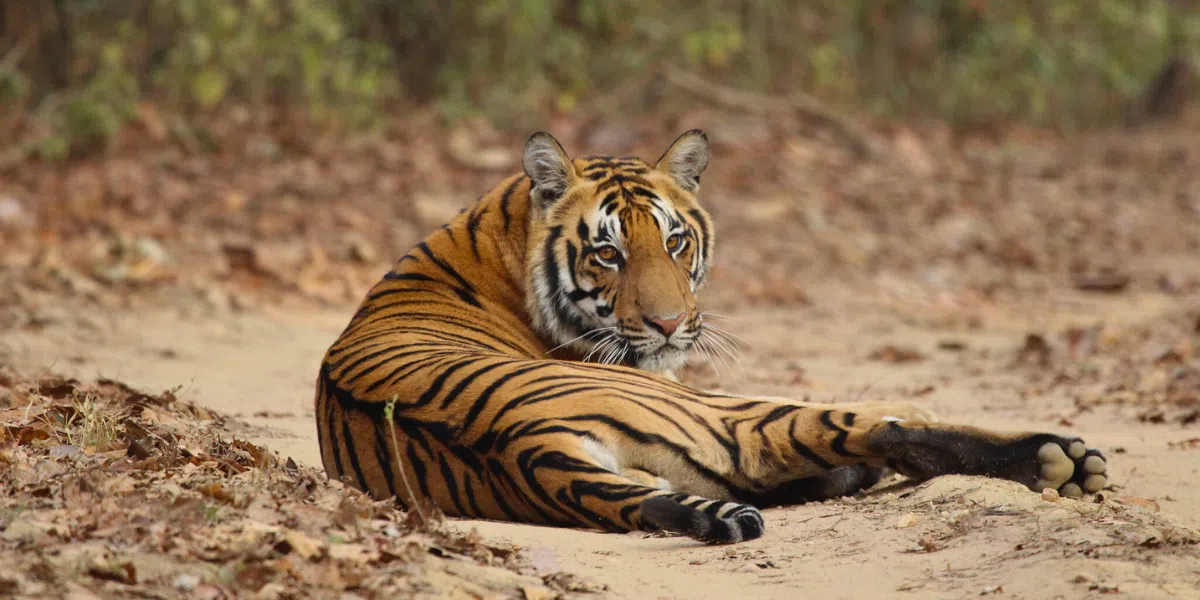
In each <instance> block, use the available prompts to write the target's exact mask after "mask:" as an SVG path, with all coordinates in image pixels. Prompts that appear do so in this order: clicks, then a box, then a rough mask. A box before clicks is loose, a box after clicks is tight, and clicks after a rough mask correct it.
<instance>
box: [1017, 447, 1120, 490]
mask: <svg viewBox="0 0 1200 600" xmlns="http://www.w3.org/2000/svg"><path fill="white" fill-rule="evenodd" d="M1054 438H1055V439H1053V441H1047V442H1045V443H1044V444H1042V445H1041V446H1040V447H1039V448H1038V450H1037V461H1038V469H1037V474H1036V477H1034V481H1033V482H1032V483H1026V484H1027V485H1029V489H1031V490H1033V491H1035V492H1040V491H1042V490H1044V489H1046V488H1050V489H1053V490H1055V491H1057V492H1058V493H1059V494H1060V495H1062V496H1065V497H1067V498H1082V497H1083V495H1084V494H1094V493H1096V492H1098V491H1100V490H1102V489H1104V486H1106V485H1108V460H1107V459H1105V458H1104V454H1103V453H1101V452H1100V451H1099V450H1096V449H1095V448H1088V447H1087V444H1085V443H1084V442H1083V440H1081V439H1079V438H1060V437H1057V436H1054Z"/></svg>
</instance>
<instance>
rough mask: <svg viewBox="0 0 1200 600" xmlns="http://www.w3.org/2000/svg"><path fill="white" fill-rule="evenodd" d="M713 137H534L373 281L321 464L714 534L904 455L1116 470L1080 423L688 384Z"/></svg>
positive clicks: (322, 441) (755, 525)
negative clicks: (644, 142)
mask: <svg viewBox="0 0 1200 600" xmlns="http://www.w3.org/2000/svg"><path fill="white" fill-rule="evenodd" d="M709 157H710V146H709V141H708V137H707V135H706V134H705V133H704V132H703V131H700V130H691V131H688V132H686V133H684V134H682V135H681V136H680V137H678V138H677V139H676V140H675V141H674V142H673V143H672V144H671V145H670V146H669V147H668V148H667V150H666V151H665V152H664V153H663V154H662V155H661V156H660V157H659V159H658V160H657V161H656V162H654V163H653V165H651V164H650V163H647V162H645V161H643V160H642V159H640V158H637V157H635V156H621V157H613V156H607V155H605V156H601V155H592V156H584V157H580V158H575V159H572V158H570V157H569V156H568V155H567V153H566V151H565V150H564V149H563V147H562V145H561V144H560V143H559V142H558V141H557V140H556V139H555V138H554V137H553V136H551V135H550V134H549V133H546V132H538V133H535V134H533V135H531V136H530V137H529V138H528V139H527V141H526V143H525V146H524V150H523V153H522V166H523V172H521V173H516V174H513V175H512V176H510V177H508V178H506V179H504V180H503V181H501V182H500V184H499V185H498V186H496V187H495V188H494V189H492V190H491V191H490V192H489V193H487V194H486V195H485V196H483V197H481V198H480V199H479V200H478V201H476V202H475V203H474V204H473V205H471V206H470V207H469V208H466V209H463V210H462V211H461V212H459V213H458V214H457V215H456V216H455V217H453V218H452V219H451V220H449V222H447V223H446V224H445V225H443V226H441V227H440V228H438V229H436V230H435V231H433V232H432V233H431V234H429V235H428V236H427V237H426V238H424V239H423V241H421V242H420V243H418V244H416V246H415V247H414V248H413V249H412V250H411V251H410V252H408V253H407V254H405V255H404V256H402V257H401V258H400V259H399V260H398V261H397V262H396V263H395V264H394V265H393V266H392V267H391V269H390V270H389V271H388V272H387V273H386V274H385V275H383V276H382V278H381V279H380V280H379V281H378V282H377V283H376V284H375V285H374V286H373V287H372V288H371V289H370V290H369V291H368V292H367V294H366V296H365V298H364V299H363V301H362V302H361V304H360V305H359V307H358V309H357V311H356V312H355V313H354V315H353V316H352V318H351V319H350V322H349V323H348V324H347V326H346V328H345V329H344V330H343V331H342V333H341V334H340V335H339V336H338V337H337V339H336V340H335V341H334V343H333V344H332V345H331V346H330V347H329V349H328V350H327V352H326V354H325V355H324V358H323V359H322V361H321V365H320V370H319V374H318V377H317V382H316V400H315V412H316V422H317V432H318V442H319V445H320V451H321V460H322V464H323V466H324V470H325V472H326V473H327V475H328V477H330V478H331V479H336V480H338V481H341V482H343V483H345V484H346V485H348V486H350V487H353V488H357V489H359V490H361V491H363V492H365V493H366V494H368V495H369V496H370V497H372V498H375V499H380V500H388V499H392V501H393V502H395V504H396V506H397V507H398V508H402V509H411V508H416V509H418V510H420V508H421V505H422V504H424V505H426V506H436V507H437V508H439V509H440V510H441V511H442V512H443V513H444V514H445V515H448V516H450V517H463V518H471V519H485V520H499V521H510V522H521V523H533V524H541V525H548V526H557V527H573V528H581V529H590V530H600V531H605V532H630V531H647V532H662V533H664V534H670V535H682V536H688V537H690V538H693V539H695V540H698V541H699V542H704V543H710V544H724V543H734V542H741V541H745V540H752V539H755V538H758V537H760V536H762V535H763V532H764V530H765V523H764V520H763V516H762V509H765V508H770V507H778V506H790V505H797V504H803V503H806V502H814V501H822V500H828V499H833V498H837V497H843V496H848V495H853V494H856V493H858V492H860V491H863V490H866V489H868V488H871V487H873V486H875V485H876V484H877V483H878V482H879V481H880V478H881V477H883V476H885V475H888V474H893V473H898V474H900V475H901V476H906V477H908V478H911V479H912V480H915V481H922V480H926V479H930V478H932V477H936V476H939V475H946V474H963V475H977V476H987V477H992V478H1001V479H1006V480H1011V481H1015V482H1019V483H1021V484H1024V485H1025V486H1027V487H1029V488H1030V489H1031V490H1034V491H1037V492H1042V491H1044V490H1045V489H1051V490H1055V491H1057V492H1058V493H1060V494H1061V495H1063V496H1068V497H1081V496H1083V495H1084V494H1088V493H1094V492H1097V491H1099V490H1101V489H1102V488H1104V487H1105V485H1106V484H1107V477H1108V475H1107V460H1106V458H1105V456H1104V454H1103V453H1102V452H1101V451H1099V450H1097V449H1094V448H1090V447H1088V446H1087V445H1086V444H1085V443H1084V442H1083V440H1081V439H1080V438H1078V437H1064V436H1060V435H1057V434H1053V433H1037V432H1025V433H1013V432H1000V431H991V430H987V429H981V428H977V427H973V426H968V425H956V424H948V423H943V422H941V421H940V420H938V419H937V417H936V416H935V415H934V414H933V413H932V412H931V411H928V410H926V409H923V408H921V407H918V406H915V405H911V404H905V403H893V402H856V403H849V402H847V403H841V402H835V403H827V404H821V403H812V402H808V401H801V400H796V399H788V398H774V397H751V396H738V395H734V394H727V393H721V392H717V391H701V390H697V389H693V388H691V387H688V386H687V385H684V384H683V383H680V382H679V381H678V376H677V375H678V373H679V371H680V369H681V368H682V367H683V366H684V365H685V364H686V363H687V361H688V359H689V356H690V354H691V352H692V351H693V350H695V349H696V344H697V340H698V339H700V338H701V337H702V335H703V334H704V333H705V331H706V328H707V327H711V325H709V324H708V322H707V321H706V320H705V318H704V313H703V312H701V311H699V310H698V309H697V301H696V294H697V293H698V292H699V291H700V290H701V289H702V287H703V286H704V284H705V282H706V279H707V278H708V275H709V273H710V270H711V267H712V264H713V252H714V229H713V222H712V219H711V217H710V215H709V213H708V212H707V211H706V210H705V209H704V208H702V207H701V206H700V204H699V202H698V200H697V194H698V191H699V188H700V177H701V175H702V174H703V172H704V171H705V169H706V168H707V166H708V162H709Z"/></svg>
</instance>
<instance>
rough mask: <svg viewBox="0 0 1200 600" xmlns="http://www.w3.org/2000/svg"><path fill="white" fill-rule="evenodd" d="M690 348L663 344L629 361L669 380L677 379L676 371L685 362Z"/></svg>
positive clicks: (639, 367)
mask: <svg viewBox="0 0 1200 600" xmlns="http://www.w3.org/2000/svg"><path fill="white" fill-rule="evenodd" d="M690 350H691V349H690V348H677V347H675V346H670V345H664V346H662V347H661V348H658V349H656V350H654V351H652V352H649V353H647V354H640V355H638V356H636V357H634V359H633V360H631V361H630V362H631V363H632V364H633V366H635V367H637V368H638V369H641V370H643V371H648V372H650V373H654V374H656V375H659V376H662V377H665V378H667V379H670V380H671V381H679V377H678V376H677V375H676V373H677V372H678V371H679V370H680V369H682V368H683V367H684V365H686V364H687V362H688V356H689V355H690Z"/></svg>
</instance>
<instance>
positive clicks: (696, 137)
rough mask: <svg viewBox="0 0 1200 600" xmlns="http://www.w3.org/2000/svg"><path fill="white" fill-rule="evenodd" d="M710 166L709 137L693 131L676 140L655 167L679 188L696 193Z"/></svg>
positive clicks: (698, 131) (697, 130)
mask: <svg viewBox="0 0 1200 600" xmlns="http://www.w3.org/2000/svg"><path fill="white" fill-rule="evenodd" d="M707 166H708V136H707V135H705V134H704V132H703V131H700V130H699V129H693V130H691V131H689V132H687V133H685V134H683V135H681V136H679V138H678V139H676V140H675V142H674V143H673V144H671V147H670V148H667V151H666V152H664V153H663V155H662V157H661V158H659V159H658V163H656V164H655V165H654V168H655V169H658V170H659V171H662V172H663V173H666V174H667V175H670V176H671V177H672V178H673V179H675V183H678V184H679V187H681V188H683V189H685V190H687V191H689V192H693V193H694V192H695V191H696V190H698V189H700V174H701V173H703V172H704V168H705V167H707Z"/></svg>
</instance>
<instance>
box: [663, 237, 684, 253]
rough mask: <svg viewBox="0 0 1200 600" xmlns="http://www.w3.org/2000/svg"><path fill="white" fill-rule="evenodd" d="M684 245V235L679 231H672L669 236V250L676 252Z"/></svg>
mask: <svg viewBox="0 0 1200 600" xmlns="http://www.w3.org/2000/svg"><path fill="white" fill-rule="evenodd" d="M682 245H683V236H682V235H680V234H678V233H672V234H671V236H670V237H668V238H667V250H670V251H672V252H674V251H676V250H678V249H679V247H680V246H682Z"/></svg>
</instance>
